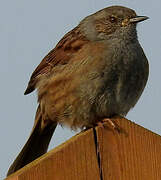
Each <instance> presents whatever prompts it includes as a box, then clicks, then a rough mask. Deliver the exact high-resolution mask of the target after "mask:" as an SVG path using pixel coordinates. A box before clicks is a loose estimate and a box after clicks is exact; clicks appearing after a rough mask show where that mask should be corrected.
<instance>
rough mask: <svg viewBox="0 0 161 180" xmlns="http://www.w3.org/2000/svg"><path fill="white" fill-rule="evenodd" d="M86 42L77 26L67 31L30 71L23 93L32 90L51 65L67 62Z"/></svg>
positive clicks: (48, 71) (50, 68) (49, 69)
mask: <svg viewBox="0 0 161 180" xmlns="http://www.w3.org/2000/svg"><path fill="white" fill-rule="evenodd" d="M87 42H88V40H87V39H86V38H85V37H83V36H82V34H81V33H80V31H79V28H78V27H76V28H75V29H73V30H71V31H70V32H68V33H67V34H66V35H65V36H64V37H63V38H62V39H61V40H60V41H59V43H58V44H57V45H56V47H55V48H54V49H53V50H51V51H50V52H49V53H48V54H47V55H46V56H45V57H44V59H43V60H42V61H41V63H40V64H39V65H38V66H37V68H36V69H35V71H34V72H33V73H32V75H31V78H30V81H29V83H28V86H27V89H26V91H25V93H24V94H25V95H26V94H29V93H31V92H32V91H34V90H35V88H36V84H37V83H38V81H39V80H40V78H41V77H42V76H44V75H48V74H50V72H51V70H52V69H53V67H55V66H57V65H63V64H67V63H68V62H69V60H70V57H71V56H72V55H73V54H74V53H76V52H77V51H79V49H80V48H81V47H82V46H83V45H84V44H86V43H87Z"/></svg>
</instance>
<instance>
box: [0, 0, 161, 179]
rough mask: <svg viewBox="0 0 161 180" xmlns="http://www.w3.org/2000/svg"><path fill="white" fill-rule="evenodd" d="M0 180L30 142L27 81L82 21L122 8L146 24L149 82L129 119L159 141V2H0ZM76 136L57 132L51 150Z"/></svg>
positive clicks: (142, 27) (32, 98) (142, 36)
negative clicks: (143, 18) (144, 18)
mask: <svg viewBox="0 0 161 180" xmlns="http://www.w3.org/2000/svg"><path fill="white" fill-rule="evenodd" d="M0 2H1V3H0V61H1V63H0V117H1V126H0V142H1V145H0V161H1V162H0V179H3V178H5V176H6V173H7V170H8V167H9V166H10V164H11V163H12V162H13V160H14V159H15V157H16V156H17V154H18V153H19V152H20V150H21V148H22V147H23V145H24V144H25V142H26V140H27V138H28V137H29V134H30V131H31V129H32V126H33V122H34V116H35V111H36V108H37V99H36V93H35V92H34V93H32V94H30V95H28V96H24V95H23V93H24V90H25V88H26V86H27V83H28V81H29V78H30V75H31V73H32V72H33V70H34V69H35V67H36V66H37V65H38V64H39V63H40V61H41V59H42V58H43V57H44V56H45V55H46V54H47V53H48V52H49V51H50V50H51V49H52V48H53V47H54V46H55V45H56V44H57V42H58V41H59V40H60V39H61V37H62V36H63V35H64V34H65V33H67V32H68V31H69V30H71V29H72V28H74V27H75V26H76V25H77V24H78V23H79V21H80V20H81V19H83V18H84V17H85V16H87V15H89V14H91V13H94V12H96V11H97V10H100V9H102V8H105V7H107V6H111V5H123V6H127V7H129V8H132V9H134V10H136V12H137V14H138V15H146V16H149V17H150V19H149V20H147V21H145V22H143V23H140V24H139V25H138V27H137V29H138V37H139V40H140V43H141V45H142V47H143V49H144V52H145V54H146V56H147V58H148V59H149V64H150V76H149V80H148V84H147V86H146V89H145V90H144V93H143V95H142V97H141V98H140V100H139V102H138V103H137V105H136V106H135V108H134V109H132V110H131V111H130V112H129V114H128V116H127V118H128V119H130V120H132V121H134V122H136V123H137V124H140V125H142V126H143V127H145V128H148V129H150V130H152V131H153V132H155V133H158V134H160V135H161V99H160V93H161V83H160V81H161V80H160V77H161V71H160V68H161V60H160V58H161V50H160V48H161V24H160V22H161V19H160V18H161V1H160V0H155V1H146V0H142V1H140V0H133V1H130V0H124V1H120V0H119V1H118V0H113V1H111V0H108V1H107V0H106V1H105V0H83V1H75V0H69V1H64V0H59V1H56V0H55V1H52V0H45V1H43V0H35V1H33V0H27V1H26V0H14V1H9V0H5V1H2V0H1V1H0ZM74 134H75V132H72V131H71V130H68V129H66V128H62V127H58V128H57V129H56V133H55V134H54V137H53V139H52V142H51V144H50V148H49V149H52V148H54V147H55V146H57V145H58V144H60V143H62V142H64V141H66V140H67V139H69V138H70V137H71V136H73V135H74Z"/></svg>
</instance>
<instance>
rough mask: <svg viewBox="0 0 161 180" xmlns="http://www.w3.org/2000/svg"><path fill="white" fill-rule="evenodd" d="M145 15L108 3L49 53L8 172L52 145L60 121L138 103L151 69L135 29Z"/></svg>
mask: <svg viewBox="0 0 161 180" xmlns="http://www.w3.org/2000/svg"><path fill="white" fill-rule="evenodd" d="M146 19H148V17H146V16H137V15H136V13H135V11H133V10H132V9H129V8H126V7H121V6H112V7H107V8H105V9H102V10H100V11H98V12H96V13H95V14H92V15H90V16H88V17H86V18H85V19H83V20H82V21H81V22H80V24H79V25H78V26H77V27H75V28H74V29H73V30H71V31H70V32H68V33H67V34H66V35H65V36H64V37H63V38H62V39H61V40H60V42H59V43H58V44H57V45H56V47H55V48H54V49H53V50H51V51H50V52H49V54H48V55H47V56H45V58H44V59H43V60H42V61H41V63H40V64H39V65H38V67H37V68H36V69H35V71H34V72H33V74H32V76H31V79H30V81H29V84H28V87H27V89H26V91H25V94H29V93H31V92H32V91H33V90H35V89H37V91H38V102H39V106H38V110H37V113H36V117H35V124H34V127H33V130H32V132H31V135H30V137H29V139H28V141H27V143H26V144H25V146H24V148H23V149H22V151H21V152H20V154H19V155H18V157H17V158H16V160H15V161H14V163H13V164H12V165H11V167H10V169H9V171H8V175H9V174H11V173H13V172H15V171H17V170H18V169H20V168H22V167H23V166H25V165H26V164H28V163H29V162H31V161H33V160H34V159H36V158H37V157H39V156H41V155H42V154H44V153H45V152H46V151H47V148H48V144H49V142H50V139H51V137H52V134H53V132H54V130H55V128H56V126H57V124H58V123H59V124H61V125H66V126H69V127H70V128H72V129H77V128H80V129H82V128H84V127H87V128H89V127H93V126H95V125H96V124H97V123H98V122H99V121H102V120H103V119H104V118H110V117H112V116H114V115H121V116H125V115H126V114H127V113H128V111H129V110H130V109H131V108H132V107H134V105H135V104H136V103H137V101H138V99H139V97H140V96H141V94H142V92H143V90H144V87H145V85H146V82H147V79H148V72H149V67H148V61H147V58H146V56H145V54H144V52H143V49H142V48H141V46H140V44H139V42H138V39H137V32H136V25H137V23H138V22H141V21H144V20H146Z"/></svg>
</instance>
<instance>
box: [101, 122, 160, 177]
mask: <svg viewBox="0 0 161 180" xmlns="http://www.w3.org/2000/svg"><path fill="white" fill-rule="evenodd" d="M115 122H116V123H117V124H118V125H119V127H120V128H122V129H123V132H121V133H118V132H117V131H116V130H113V129H108V130H107V128H97V135H98V140H99V149H100V155H101V166H102V172H103V180H144V179H146V180H160V179H161V137H160V136H159V135H156V134H154V133H152V132H151V131H149V130H147V129H144V128H143V127H141V126H139V125H137V124H135V123H132V122H130V121H127V120H126V119H124V118H122V119H120V118H119V119H115Z"/></svg>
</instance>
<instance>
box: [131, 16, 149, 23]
mask: <svg viewBox="0 0 161 180" xmlns="http://www.w3.org/2000/svg"><path fill="white" fill-rule="evenodd" d="M147 19H149V17H147V16H136V17H135V18H131V19H130V23H138V22H141V21H145V20H147Z"/></svg>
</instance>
